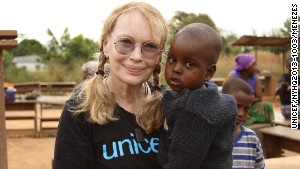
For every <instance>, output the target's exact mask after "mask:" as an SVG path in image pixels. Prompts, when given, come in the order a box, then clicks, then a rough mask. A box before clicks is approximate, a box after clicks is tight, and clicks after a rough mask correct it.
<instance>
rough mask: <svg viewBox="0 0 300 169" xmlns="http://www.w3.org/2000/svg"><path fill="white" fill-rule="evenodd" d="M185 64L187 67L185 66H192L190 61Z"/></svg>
mask: <svg viewBox="0 0 300 169" xmlns="http://www.w3.org/2000/svg"><path fill="white" fill-rule="evenodd" d="M185 65H186V67H187V68H191V67H193V64H192V63H190V62H188V63H186V64H185Z"/></svg>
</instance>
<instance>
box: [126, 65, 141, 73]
mask: <svg viewBox="0 0 300 169" xmlns="http://www.w3.org/2000/svg"><path fill="white" fill-rule="evenodd" d="M125 68H126V70H127V71H128V72H131V73H140V72H142V70H143V69H142V68H140V67H134V66H125Z"/></svg>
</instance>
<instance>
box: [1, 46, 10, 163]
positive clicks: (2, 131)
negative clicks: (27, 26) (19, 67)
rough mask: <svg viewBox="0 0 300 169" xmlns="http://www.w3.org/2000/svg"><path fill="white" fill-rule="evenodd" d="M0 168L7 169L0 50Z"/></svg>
mask: <svg viewBox="0 0 300 169" xmlns="http://www.w3.org/2000/svg"><path fill="white" fill-rule="evenodd" d="M0 89H1V92H0V168H1V169H7V168H8V164H7V163H8V162H7V144H6V126H5V114H4V106H5V104H4V92H3V89H4V86H3V58H2V49H1V48H0Z"/></svg>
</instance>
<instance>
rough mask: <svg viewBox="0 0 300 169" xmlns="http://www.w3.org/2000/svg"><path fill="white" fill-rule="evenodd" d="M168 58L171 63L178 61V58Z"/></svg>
mask: <svg viewBox="0 0 300 169" xmlns="http://www.w3.org/2000/svg"><path fill="white" fill-rule="evenodd" d="M168 60H169V62H170V63H175V62H176V60H175V59H174V58H172V57H169V58H168Z"/></svg>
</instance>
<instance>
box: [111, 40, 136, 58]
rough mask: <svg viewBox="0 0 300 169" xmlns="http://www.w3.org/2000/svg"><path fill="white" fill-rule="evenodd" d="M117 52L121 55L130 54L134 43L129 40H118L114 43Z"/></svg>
mask: <svg viewBox="0 0 300 169" xmlns="http://www.w3.org/2000/svg"><path fill="white" fill-rule="evenodd" d="M115 48H116V50H117V52H119V53H120V54H122V55H128V54H130V53H131V52H132V51H133V49H134V43H133V42H132V41H131V40H130V39H129V38H120V39H118V40H117V41H116V42H115Z"/></svg>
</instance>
